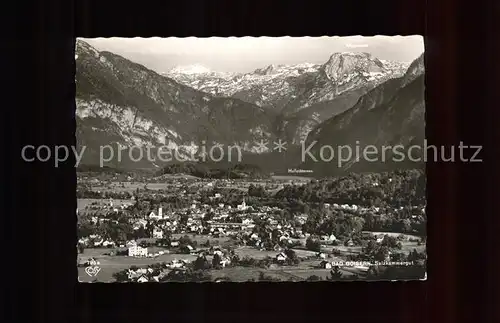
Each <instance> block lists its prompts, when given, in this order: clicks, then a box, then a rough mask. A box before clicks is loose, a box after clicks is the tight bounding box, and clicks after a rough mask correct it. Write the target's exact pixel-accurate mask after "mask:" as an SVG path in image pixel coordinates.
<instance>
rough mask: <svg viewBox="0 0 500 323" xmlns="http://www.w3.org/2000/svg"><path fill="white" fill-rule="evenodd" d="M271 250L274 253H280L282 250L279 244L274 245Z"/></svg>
mask: <svg viewBox="0 0 500 323" xmlns="http://www.w3.org/2000/svg"><path fill="white" fill-rule="evenodd" d="M273 249H274V251H281V250H282V248H281V246H280V245H279V244H275V245H274V247H273Z"/></svg>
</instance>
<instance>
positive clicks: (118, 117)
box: [75, 40, 424, 172]
mask: <svg viewBox="0 0 500 323" xmlns="http://www.w3.org/2000/svg"><path fill="white" fill-rule="evenodd" d="M75 54H76V55H75V57H76V107H77V108H76V118H77V142H78V144H79V145H85V146H87V150H86V153H85V155H84V158H83V160H82V162H83V163H84V164H95V163H98V161H99V160H98V153H99V146H103V145H110V144H120V145H122V146H161V145H166V146H168V147H170V148H172V149H175V150H177V151H178V152H180V154H181V155H182V156H184V157H185V158H192V156H193V154H195V155H196V154H200V147H201V146H202V145H203V144H206V145H207V146H211V145H213V144H222V145H232V144H237V145H238V146H239V147H242V150H243V153H244V156H245V157H244V158H245V162H249V161H251V162H252V163H253V162H255V163H260V164H262V166H263V167H268V168H269V169H270V170H273V171H274V170H277V169H284V167H289V166H293V165H295V166H298V165H300V164H301V161H300V158H299V159H297V158H296V157H297V156H298V155H297V149H298V147H299V145H300V143H301V142H302V141H306V142H311V140H317V141H318V142H327V141H328V140H329V141H328V142H332V143H334V144H335V143H341V142H346V143H350V142H351V141H352V139H353V138H357V137H359V138H369V139H370V142H377V143H382V142H404V141H405V140H407V139H408V138H411V139H412V140H417V139H418V138H423V127H424V121H423V111H424V107H423V106H424V99H423V74H424V68H423V56H421V57H419V58H418V59H417V60H415V61H414V62H413V63H412V64H411V65H410V66H408V64H405V63H399V62H389V61H383V60H379V59H377V58H375V57H373V56H372V55H370V54H368V53H334V54H332V55H331V56H330V57H329V59H328V60H327V61H326V62H325V63H324V64H307V63H304V64H298V65H270V66H267V67H263V68H261V69H257V70H255V71H253V72H251V73H239V74H237V73H220V72H213V71H210V70H209V69H207V68H206V67H203V66H199V65H194V66H187V67H176V68H174V69H172V70H170V71H167V72H165V73H157V72H155V71H152V70H150V69H147V68H146V67H144V66H142V65H140V64H137V63H134V62H132V61H130V60H128V59H126V58H124V57H121V56H119V55H116V54H113V53H110V52H106V51H98V50H96V49H95V48H93V47H92V46H90V45H89V44H88V43H86V42H84V41H82V40H77V43H76V49H75ZM418 82H420V83H422V84H420V83H418ZM414 132H415V134H413V133H414ZM421 132H422V133H421ZM331 136H335V138H338V139H335V140H333V141H332V140H330V139H329V138H331ZM278 138H279V139H282V140H284V141H286V142H287V143H288V147H289V148H288V149H287V152H286V156H287V157H286V158H285V157H283V156H284V154H281V155H280V156H277V155H276V153H275V152H272V151H271V149H268V150H267V151H266V150H264V151H259V150H258V147H256V146H255V143H256V142H259V141H261V140H263V141H268V142H273V141H276V140H278ZM414 138H417V139H414ZM327 139H328V140H327ZM367 142H368V141H367ZM270 148H272V147H270ZM126 155H127V154H124V156H126ZM299 157H300V156H299ZM96 158H97V159H96ZM125 159H126V158H125ZM111 165H113V162H112V163H111ZM120 166H121V167H132V168H151V167H160V166H161V163H160V162H156V161H155V162H149V161H147V160H143V161H142V162H141V163H134V162H131V161H128V160H125V161H124V160H122V161H121V165H120ZM356 167H357V166H356ZM356 167H354V166H352V165H350V166H348V167H347V168H346V169H351V168H352V169H355V168H356ZM316 168H318V167H316ZM321 172H323V171H321Z"/></svg>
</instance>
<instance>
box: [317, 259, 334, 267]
mask: <svg viewBox="0 0 500 323" xmlns="http://www.w3.org/2000/svg"><path fill="white" fill-rule="evenodd" d="M319 265H320V267H321V268H323V269H332V263H331V262H328V261H326V260H323V261H322V262H320V263H319Z"/></svg>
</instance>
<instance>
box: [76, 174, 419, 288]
mask: <svg viewBox="0 0 500 323" xmlns="http://www.w3.org/2000/svg"><path fill="white" fill-rule="evenodd" d="M78 176H79V184H78V193H77V196H78V209H77V215H78V237H79V240H78V245H77V249H78V267H79V279H80V281H86V282H136V281H137V282H168V281H197V282H198V281H200V282H201V281H233V282H245V281H322V280H358V279H361V280H370V279H371V280H398V279H423V278H424V275H425V261H426V253H425V243H426V235H425V224H426V215H425V195H422V194H423V193H425V180H424V177H423V176H424V174H423V173H422V172H421V171H416V170H415V171H397V172H392V173H381V174H363V175H349V176H345V177H341V178H335V179H321V180H315V179H311V178H306V177H304V178H301V177H297V176H293V177H292V176H290V178H289V179H288V178H286V177H284V176H282V177H277V178H269V179H256V180H249V179H246V180H245V179H201V178H195V177H193V176H188V175H183V174H180V175H161V176H159V177H151V178H149V179H146V178H147V176H148V175H146V176H145V175H140V176H137V175H134V174H126V173H125V174H124V173H114V172H110V173H104V174H96V173H93V172H81V173H79V174H78ZM90 264H93V265H96V266H98V267H99V272H98V273H97V275H95V276H92V275H88V274H87V273H86V272H85V269H86V268H88V267H89V266H90Z"/></svg>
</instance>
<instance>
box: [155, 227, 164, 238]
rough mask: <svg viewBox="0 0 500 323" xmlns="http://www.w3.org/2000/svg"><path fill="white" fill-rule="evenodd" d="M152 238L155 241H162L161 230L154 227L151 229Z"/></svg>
mask: <svg viewBox="0 0 500 323" xmlns="http://www.w3.org/2000/svg"><path fill="white" fill-rule="evenodd" d="M153 238H155V239H163V230H162V229H160V228H158V227H156V228H154V229H153Z"/></svg>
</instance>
